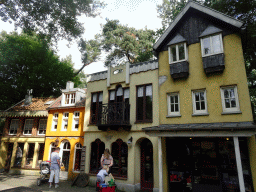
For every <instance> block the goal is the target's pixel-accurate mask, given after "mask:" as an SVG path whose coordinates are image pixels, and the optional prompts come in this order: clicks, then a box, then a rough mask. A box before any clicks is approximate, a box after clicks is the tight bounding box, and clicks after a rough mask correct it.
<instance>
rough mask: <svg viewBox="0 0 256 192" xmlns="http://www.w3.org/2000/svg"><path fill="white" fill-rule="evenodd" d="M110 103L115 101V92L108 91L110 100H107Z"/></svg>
mask: <svg viewBox="0 0 256 192" xmlns="http://www.w3.org/2000/svg"><path fill="white" fill-rule="evenodd" d="M109 100H110V101H113V100H115V91H110V98H109Z"/></svg>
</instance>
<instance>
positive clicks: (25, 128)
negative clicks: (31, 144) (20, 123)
mask: <svg viewBox="0 0 256 192" xmlns="http://www.w3.org/2000/svg"><path fill="white" fill-rule="evenodd" d="M29 121H32V126H31V133H25V131H29V130H30V128H27V126H28V125H31V124H27V122H29ZM33 125H34V119H26V120H25V123H24V129H23V135H32V129H33Z"/></svg>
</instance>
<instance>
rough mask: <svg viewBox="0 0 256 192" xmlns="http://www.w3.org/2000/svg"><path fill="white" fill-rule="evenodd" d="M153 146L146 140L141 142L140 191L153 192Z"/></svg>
mask: <svg viewBox="0 0 256 192" xmlns="http://www.w3.org/2000/svg"><path fill="white" fill-rule="evenodd" d="M153 168H154V167H153V146H152V143H151V142H150V141H149V140H148V139H144V140H143V141H142V142H141V190H142V191H153V185H154V182H153V178H154V172H153Z"/></svg>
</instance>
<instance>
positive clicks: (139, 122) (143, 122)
mask: <svg viewBox="0 0 256 192" xmlns="http://www.w3.org/2000/svg"><path fill="white" fill-rule="evenodd" d="M146 123H153V121H135V123H134V124H146Z"/></svg>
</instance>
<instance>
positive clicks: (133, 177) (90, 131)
mask: <svg viewBox="0 0 256 192" xmlns="http://www.w3.org/2000/svg"><path fill="white" fill-rule="evenodd" d="M119 68H123V70H124V71H123V73H121V74H122V76H121V74H117V75H116V76H115V75H113V73H112V72H113V71H114V70H115V69H119ZM125 69H126V68H125V65H124V66H122V67H120V66H119V67H117V68H114V69H111V74H110V75H111V78H110V87H107V79H105V80H99V81H94V82H89V83H88V84H87V97H86V98H87V99H86V106H85V109H86V111H85V116H84V119H85V120H84V131H85V135H84V146H86V161H85V165H86V169H85V172H86V173H88V172H89V169H90V156H91V143H92V142H94V141H95V140H96V139H97V138H98V139H100V140H101V141H102V142H104V143H105V148H109V149H110V150H111V144H112V143H113V142H115V141H116V140H117V139H122V140H123V142H126V143H127V141H128V139H129V138H130V137H133V142H132V145H128V173H127V174H128V175H127V179H118V178H117V179H116V180H117V182H118V183H122V184H130V185H136V184H139V183H140V142H141V141H142V140H143V139H144V138H148V139H149V140H150V141H151V143H152V145H153V162H154V188H158V185H159V178H158V175H159V171H158V148H157V146H158V145H157V138H156V137H149V136H148V135H146V134H145V132H144V131H142V128H143V127H151V126H158V125H159V107H158V101H159V98H158V70H157V69H156V70H151V71H146V72H140V73H135V74H131V75H130V79H129V80H130V83H129V84H126V83H125V78H126V73H125ZM119 75H120V76H119ZM113 76H114V77H113ZM151 83H152V88H153V119H152V120H153V122H152V123H135V122H136V86H137V85H144V84H151ZM117 85H121V86H122V87H123V88H125V87H129V89H130V98H129V102H130V124H131V130H130V131H99V130H98V127H97V126H95V125H90V124H89V122H90V106H91V93H93V92H99V91H103V104H105V103H108V99H109V98H108V97H109V93H108V92H109V90H112V89H116V86H117Z"/></svg>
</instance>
